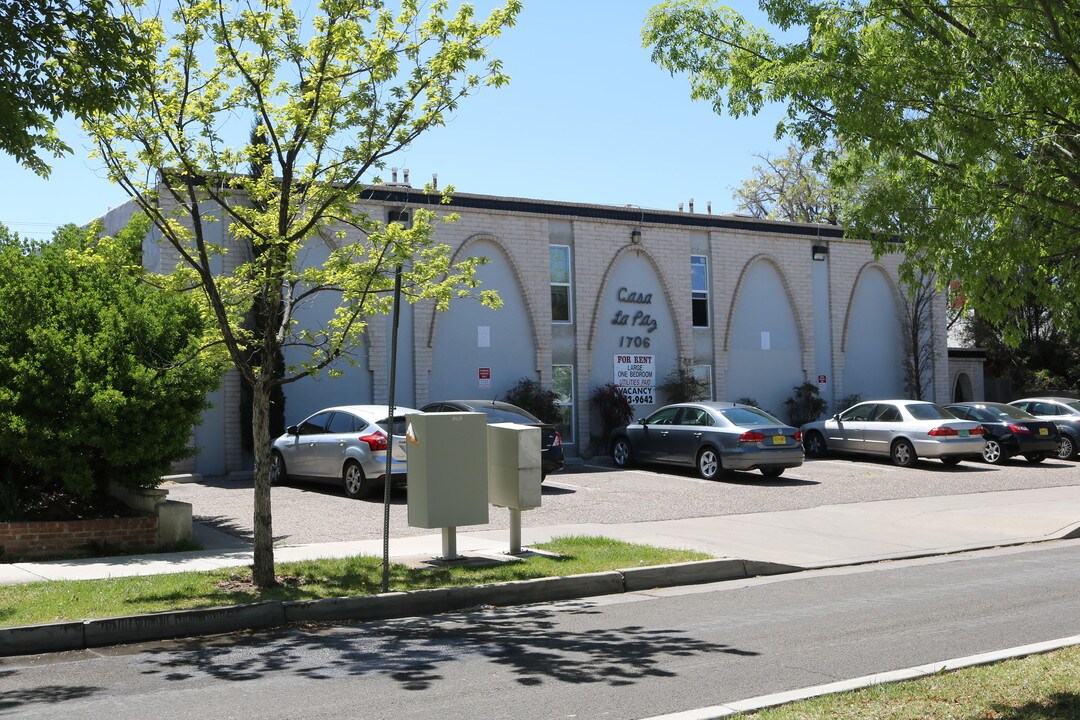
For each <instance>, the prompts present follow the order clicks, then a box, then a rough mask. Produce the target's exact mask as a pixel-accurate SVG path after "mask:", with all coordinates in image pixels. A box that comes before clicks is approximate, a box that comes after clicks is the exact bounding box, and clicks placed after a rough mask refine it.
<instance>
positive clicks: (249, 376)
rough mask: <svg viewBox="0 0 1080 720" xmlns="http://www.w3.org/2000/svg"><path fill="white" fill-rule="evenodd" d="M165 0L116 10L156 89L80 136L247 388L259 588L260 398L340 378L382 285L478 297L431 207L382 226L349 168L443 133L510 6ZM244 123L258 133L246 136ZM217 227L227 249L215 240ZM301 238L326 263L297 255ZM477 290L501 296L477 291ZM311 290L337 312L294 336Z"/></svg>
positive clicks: (266, 549)
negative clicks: (93, 147)
mask: <svg viewBox="0 0 1080 720" xmlns="http://www.w3.org/2000/svg"><path fill="white" fill-rule="evenodd" d="M170 4H171V5H172V6H173V7H174V8H175V10H174V12H173V13H172V15H171V18H170V21H169V22H168V24H166V23H165V22H163V21H161V20H159V19H157V18H147V19H145V20H142V19H139V18H137V17H136V16H134V15H127V16H125V19H126V21H127V22H128V23H129V24H130V27H131V28H132V30H133V32H135V31H137V32H139V33H144V34H146V35H148V36H150V37H151V38H152V39H153V41H154V43H155V44H156V45H157V46H159V47H161V48H163V50H162V53H161V54H160V56H159V57H158V58H157V59H156V60H155V61H154V62H153V67H152V70H153V76H154V78H155V82H154V84H153V85H152V86H146V87H143V88H141V89H140V90H139V92H138V93H137V94H136V95H135V96H134V99H133V105H132V107H131V109H130V110H129V111H125V112H120V113H112V114H108V113H100V114H97V115H95V116H94V117H93V118H92V119H91V120H90V121H89V122H88V123H87V127H88V129H89V130H90V132H91V134H92V136H93V137H94V138H95V140H96V142H97V145H98V148H99V152H100V156H101V157H102V158H103V159H104V161H105V163H106V165H107V167H108V169H109V173H110V176H111V177H112V178H113V179H114V180H115V181H116V182H118V183H119V184H120V185H121V186H123V187H124V188H125V189H126V190H127V191H128V193H129V194H130V195H131V196H132V197H133V198H134V199H135V202H136V203H137V204H138V206H139V207H140V208H142V209H143V210H144V211H145V212H146V213H148V214H149V215H150V217H151V218H152V220H153V222H154V225H155V227H156V229H157V231H158V232H159V233H160V236H161V238H162V241H163V242H164V243H165V244H167V245H168V246H171V249H172V251H173V252H174V254H175V257H176V258H177V263H178V268H177V270H176V272H174V273H173V274H172V275H171V276H170V277H169V278H168V280H169V281H170V282H171V283H172V286H173V287H178V288H197V289H199V290H200V291H201V294H202V296H203V297H204V299H205V301H206V307H207V312H208V313H209V314H210V316H211V317H213V319H214V320H215V321H216V323H217V325H218V327H219V329H220V332H221V342H222V343H223V345H224V347H225V348H226V350H227V352H228V354H229V356H230V358H231V359H232V362H233V364H234V365H235V367H236V368H237V370H238V371H239V372H240V374H241V376H242V377H243V378H244V380H245V381H246V382H247V383H248V384H249V385H250V386H251V390H252V397H253V400H252V424H253V434H254V439H255V499H254V523H253V524H254V529H255V543H254V551H255V560H254V564H253V568H252V574H253V578H254V581H255V583H256V584H258V585H260V586H268V585H272V584H274V582H275V579H274V564H273V530H272V522H271V507H270V462H271V455H270V434H269V407H270V397H271V391H272V389H273V388H274V387H275V386H277V385H281V384H285V383H291V382H295V381H297V380H299V379H301V378H304V377H308V376H310V375H312V374H313V373H317V372H319V371H321V370H324V369H327V370H328V371H329V372H331V373H334V372H340V370H336V369H335V363H338V362H340V361H348V360H351V359H353V358H352V354H353V353H354V352H355V349H356V348H357V347H358V346H359V342H360V340H361V338H362V334H363V331H364V328H365V322H366V318H368V317H370V316H372V315H376V314H380V313H386V312H389V311H390V310H391V306H392V297H393V294H394V288H395V284H396V283H397V282H400V286H401V287H402V291H403V293H404V295H405V297H406V298H407V299H408V300H409V301H410V302H416V301H418V300H428V301H431V302H433V303H434V304H435V306H436V308H438V309H445V308H446V307H447V305H448V303H449V301H450V300H451V299H452V298H455V297H465V296H472V295H474V294H476V287H477V280H476V278H475V269H476V266H477V265H478V264H479V263H480V262H481V260H479V259H470V260H467V261H464V262H463V263H461V264H459V265H456V266H454V265H451V263H450V253H449V248H448V247H447V246H445V245H443V244H437V243H435V242H434V240H433V233H434V223H435V222H437V221H438V220H439V219H440V217H439V216H438V215H436V213H435V212H434V211H432V210H429V209H425V208H423V207H420V208H416V209H414V210H412V211H411V212H412V217H411V218H410V220H411V222H410V223H398V222H393V223H389V224H387V223H384V222H382V221H381V220H380V219H377V218H372V217H369V216H368V215H367V214H365V212H364V210H363V207H362V205H361V204H360V201H361V200H362V196H363V193H364V191H365V190H368V189H369V188H370V186H369V185H367V184H366V182H365V180H364V178H368V177H369V176H370V173H374V172H377V171H378V170H379V169H381V168H384V167H385V163H386V160H387V158H388V157H390V156H392V155H393V154H394V153H396V152H398V151H400V150H402V149H403V148H406V147H408V146H409V144H410V143H411V142H412V141H413V140H414V139H416V138H417V137H419V136H420V135H421V134H422V133H424V132H427V131H428V130H430V129H432V128H435V127H437V126H439V125H442V124H443V123H444V122H445V120H446V118H447V116H448V114H450V113H452V112H454V111H455V110H457V108H458V106H459V103H460V101H461V100H462V99H463V98H464V97H466V96H468V95H470V94H471V93H473V92H474V91H476V90H477V89H479V88H480V87H481V86H483V85H489V86H496V87H497V86H501V85H503V84H504V83H506V82H507V80H508V78H507V76H506V75H505V74H504V73H503V72H502V68H501V64H500V63H499V62H498V61H495V60H490V61H489V60H488V56H487V54H488V46H489V44H490V43H491V41H492V39H493V38H495V37H496V36H498V35H499V34H500V33H501V32H502V30H503V29H504V28H506V27H508V26H511V25H512V24H513V22H514V20H515V18H516V16H517V14H518V12H519V10H520V8H521V4H520V2H519V1H518V0H507V3H506V5H505V6H504V7H499V8H496V9H494V10H493V11H492V12H491V14H490V15H489V16H488V17H487V18H486V19H481V20H477V19H476V18H474V15H473V9H472V8H471V6H468V5H462V6H461V7H460V8H459V9H458V10H457V11H456V13H455V14H453V15H448V14H447V8H448V2H447V0H435V1H434V2H432V3H430V4H428V5H427V6H426V10H425V11H422V10H421V8H420V3H419V2H417V0H404V2H402V3H401V4H400V5H401V6H400V9H399V11H398V12H397V13H396V14H395V13H394V12H392V11H391V10H390V9H388V8H387V7H385V4H384V2H382V1H381V0H322V1H321V2H319V3H318V5H317V7H313V8H305V10H304V12H303V13H299V12H297V11H294V10H293V9H292V7H291V6H290V4H289V2H288V0H266V2H264V3H260V4H259V5H258V6H250V5H247V4H240V5H234V4H232V3H231V2H229V0H172V2H171V3H170ZM424 12H426V15H425V14H424ZM166 31H168V33H170V34H171V37H167V36H166V35H167V32H166ZM230 122H232V123H233V126H234V127H235V131H234V132H233V133H232V134H231V135H230V132H229V131H230V129H231V128H230ZM252 122H254V123H255V124H256V125H257V131H258V133H259V134H261V135H265V137H266V139H267V142H266V143H261V142H255V143H252V142H245V141H244V139H243V138H245V137H247V136H248V130H249V128H250V124H251V123H252ZM233 138H235V141H234V140H233ZM253 162H254V163H255V164H256V165H257V166H258V167H260V168H262V173H261V175H259V176H256V177H253V176H251V175H249V174H248V173H247V169H248V168H249V166H250V165H251V164H252V163H253ZM148 178H149V179H150V180H149V181H148ZM158 179H160V182H158ZM377 180H378V179H377V178H376V177H372V178H370V182H377ZM417 194H418V195H420V196H421V197H422V194H421V193H417ZM442 219H452V216H450V217H445V218H442ZM216 229H224V230H225V231H227V232H224V233H220V234H218V233H216V232H215V230H216ZM222 236H224V237H225V238H226V241H225V243H222V242H220V241H216V240H215V239H214V238H215V237H222ZM231 241H235V243H236V244H237V245H240V246H242V247H251V246H253V247H255V248H258V251H257V252H255V253H253V254H252V255H251V256H250V257H243V261H242V262H240V263H239V264H238V265H237V266H236V267H235V268H233V269H232V271H231V272H230V273H228V274H217V273H215V272H214V268H213V266H212V262H213V261H214V260H215V259H216V257H217V256H221V255H223V254H225V253H227V252H229V251H230V248H229V247H227V243H228V242H231ZM306 248H319V249H321V250H324V251H326V252H328V259H327V260H326V261H325V262H323V263H322V264H321V265H317V266H308V265H306V264H305V261H304V256H305V253H303V252H302V250H304V249H306ZM479 295H480V298H481V300H482V301H483V302H485V303H487V304H490V305H497V304H498V298H497V296H496V295H495V294H494V293H492V292H480V293H479ZM318 297H330V298H331V299H332V302H333V304H334V305H335V306H336V310H335V312H334V315H333V317H332V318H331V319H330V320H329V321H327V322H326V323H324V324H323V325H322V326H321V327H301V326H300V325H299V324H298V321H297V318H296V311H297V308H298V307H301V306H303V305H304V304H305V303H311V302H313V301H314V300H315V299H316V298H318ZM253 306H254V307H258V308H260V312H262V313H263V314H264V316H265V317H264V322H261V323H259V324H258V325H257V326H256V327H258V328H261V334H260V335H258V336H257V337H256V336H255V334H254V333H253V332H252V330H251V329H250V327H251V326H250V325H245V323H244V322H243V320H244V316H245V314H246V313H247V311H248V310H249V309H250V308H251V307H253ZM289 349H293V350H295V351H296V353H297V354H302V355H303V358H304V359H302V360H299V361H297V362H295V363H293V364H291V365H290V366H288V367H286V368H285V369H284V371H281V369H280V368H279V367H277V366H275V364H274V363H273V362H272V359H273V357H274V356H275V354H276V353H277V352H278V351H279V350H285V351H286V356H287V357H295V355H289V353H288V352H287V351H288V350H289Z"/></svg>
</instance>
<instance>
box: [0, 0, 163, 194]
mask: <svg viewBox="0 0 1080 720" xmlns="http://www.w3.org/2000/svg"><path fill="white" fill-rule="evenodd" d="M0 48H2V51H0V151H3V152H5V153H7V154H8V155H11V156H12V157H14V158H15V160H16V161H17V162H19V163H20V164H21V165H24V166H25V167H27V168H29V169H31V170H33V171H34V172H35V173H37V174H38V175H41V176H43V177H44V176H48V174H49V165H48V163H47V162H46V161H45V160H44V159H42V157H41V154H42V153H47V154H49V155H53V156H60V155H62V154H65V153H69V152H71V148H70V147H68V146H67V145H66V144H65V143H64V142H63V140H61V139H60V137H59V136H58V135H57V133H56V124H55V123H56V120H57V119H58V118H59V117H60V116H61V115H63V114H65V113H72V114H74V115H75V116H76V117H78V118H85V117H87V116H88V115H89V114H90V113H93V112H99V111H100V112H111V111H113V110H115V109H116V108H117V107H119V106H121V105H123V104H124V102H125V100H126V98H127V96H128V94H129V93H130V92H131V90H132V89H133V88H134V87H135V86H137V85H138V84H140V83H142V82H145V81H146V80H148V79H149V77H150V76H149V73H148V72H147V66H146V63H145V58H146V57H147V56H148V55H149V52H150V50H149V46H147V45H146V44H145V42H144V41H143V39H142V37H141V36H140V35H139V34H138V33H137V32H134V31H133V28H131V27H130V26H128V25H127V24H126V23H124V22H123V21H121V20H120V19H119V18H117V17H114V16H113V15H112V13H111V3H110V2H109V0H74V1H73V0H5V2H3V3H0Z"/></svg>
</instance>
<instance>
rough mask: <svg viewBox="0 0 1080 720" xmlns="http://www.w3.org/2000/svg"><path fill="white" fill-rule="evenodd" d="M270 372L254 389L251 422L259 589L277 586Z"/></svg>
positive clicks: (255, 571) (254, 573) (255, 565)
mask: <svg viewBox="0 0 1080 720" xmlns="http://www.w3.org/2000/svg"><path fill="white" fill-rule="evenodd" d="M268 374H269V373H266V372H260V373H259V377H258V378H257V379H256V381H255V385H254V386H253V387H252V399H251V403H252V405H251V419H252V423H251V425H252V427H251V431H252V436H253V437H254V441H255V517H254V526H255V559H254V562H253V563H252V566H251V575H252V580H253V582H254V583H255V584H256V585H257V586H258V587H270V586H272V585H275V584H276V583H277V580H276V579H275V577H274V531H273V524H272V522H271V514H270V457H271V456H270V390H271V386H270V383H269V378H268V377H267V375H268Z"/></svg>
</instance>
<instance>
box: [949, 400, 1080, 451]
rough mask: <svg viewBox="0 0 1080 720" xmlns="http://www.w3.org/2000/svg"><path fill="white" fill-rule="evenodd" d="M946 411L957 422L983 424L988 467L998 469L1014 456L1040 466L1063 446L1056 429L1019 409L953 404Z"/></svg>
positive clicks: (988, 403)
mask: <svg viewBox="0 0 1080 720" xmlns="http://www.w3.org/2000/svg"><path fill="white" fill-rule="evenodd" d="M945 407H946V409H948V410H949V411H950V412H952V413H953V414H954V415H956V417H958V418H961V419H963V420H976V421H978V422H979V423H981V424H982V426H983V428H984V430H985V432H984V433H983V437H985V438H986V445H984V446H983V453H982V456H983V460H985V461H986V462H988V463H991V464H994V465H997V464H999V463H1003V462H1005V461H1006V460H1008V459H1009V458H1011V457H1013V456H1014V455H1023V456H1024V457H1025V458H1027V460H1028V462H1033V463H1037V462H1042V461H1043V460H1045V459H1046V458H1048V457H1050V456H1052V455H1057V452H1058V443H1059V442H1060V434H1059V433H1058V429H1057V425H1055V424H1054V423H1052V422H1050V421H1047V420H1040V419H1038V418H1037V417H1035V416H1034V415H1032V414H1031V413H1029V412H1025V411H1024V410H1021V409H1020V408H1018V407H1014V406H1013V405H1006V404H1004V403H993V402H963V403H953V404H952V405H946V406H945Z"/></svg>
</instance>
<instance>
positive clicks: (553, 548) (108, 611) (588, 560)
mask: <svg viewBox="0 0 1080 720" xmlns="http://www.w3.org/2000/svg"><path fill="white" fill-rule="evenodd" d="M536 547H537V548H538V549H540V550H545V551H547V552H550V553H555V554H557V555H558V557H546V556H543V555H533V556H529V557H527V558H525V559H524V560H522V561H520V562H507V563H501V564H498V565H491V566H481V567H475V566H474V567H469V566H462V567H433V568H419V569H418V568H409V567H406V566H404V565H391V568H390V589H391V590H420V589H425V588H439V587H452V586H456V585H481V584H484V583H494V582H504V581H509V580H528V579H532V578H542V577H557V576H562V575H578V574H581V573H591V572H602V571H606V570H617V569H620V568H630V567H639V566H645V565H663V564H667V563H677V562H686V561H689V560H705V559H708V558H709V557H710V556H709V555H705V554H703V553H698V552H692V551H689V550H668V549H663V548H654V547H648V546H644V545H633V544H630V543H624V542H619V541H616V540H609V539H607V538H595V537H593V538H587V537H573V538H561V539H556V540H553V541H551V542H548V543H543V544H541V545H537V546H536ZM277 572H278V575H279V577H280V578H281V579H282V581H283V582H282V584H280V585H279V586H277V587H274V588H269V589H266V590H259V589H257V588H254V587H252V586H250V579H251V572H250V569H248V568H232V569H225V570H217V571H213V572H187V573H173V574H169V575H145V576H140V577H124V578H113V579H109V580H70V581H62V580H53V581H49V582H39V583H30V584H26V585H6V586H0V627H7V626H13V625H33V624H37V623H49V622H61V621H68V620H82V619H86V618H102V617H113V616H118V615H134V614H138V613H152V612H163V611H166V610H183V609H189V608H200V607H214V606H219V605H231V604H237V603H250V602H258V601H261V600H315V599H319V598H330V597H345V596H357V595H373V594H376V593H378V592H380V591H381V589H382V559H381V558H374V557H355V558H345V559H335V560H311V561H307V562H298V563H279V564H278V566H277Z"/></svg>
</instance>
